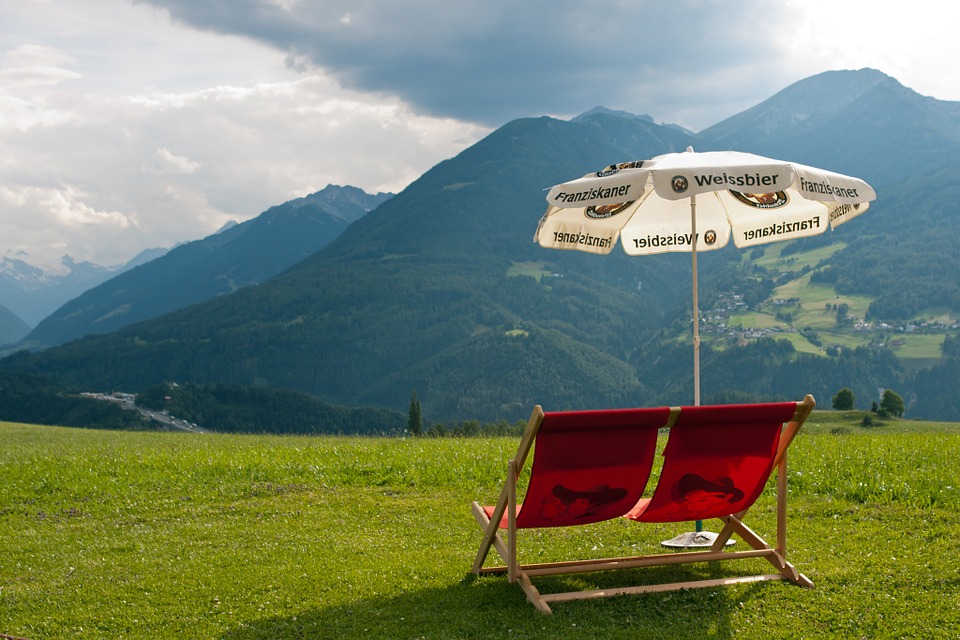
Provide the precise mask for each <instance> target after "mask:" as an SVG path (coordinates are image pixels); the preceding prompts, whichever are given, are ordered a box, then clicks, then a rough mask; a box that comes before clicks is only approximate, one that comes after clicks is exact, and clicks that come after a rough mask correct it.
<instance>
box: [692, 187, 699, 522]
mask: <svg viewBox="0 0 960 640" xmlns="http://www.w3.org/2000/svg"><path fill="white" fill-rule="evenodd" d="M690 235H691V238H692V240H691V251H690V262H691V265H690V266H691V271H692V272H693V404H694V406H700V292H699V288H698V287H697V241H698V238H697V196H696V194H694V195H692V196H690ZM698 531H699V529H698Z"/></svg>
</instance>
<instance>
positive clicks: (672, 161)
mask: <svg viewBox="0 0 960 640" xmlns="http://www.w3.org/2000/svg"><path fill="white" fill-rule="evenodd" d="M698 196H699V197H698ZM875 199H876V193H875V192H874V190H873V189H872V188H871V187H870V185H868V184H867V183H866V182H864V181H863V180H860V179H859V178H854V177H851V176H846V175H843V174H839V173H834V172H832V171H825V170H823V169H817V168H814V167H808V166H806V165H802V164H797V163H795V162H785V161H782V160H774V159H771V158H765V157H763V156H758V155H754V154H750V153H742V152H737V151H711V152H703V153H697V152H694V151H693V149H692V148H688V149H687V151H686V152H685V153H668V154H664V155H661V156H657V157H655V158H651V159H650V160H642V161H635V162H625V163H621V164H617V165H612V166H610V167H607V168H606V169H604V170H603V171H598V172H596V173H589V174H587V175H585V176H583V177H582V178H578V179H576V180H572V181H570V182H564V183H563V184H558V185H556V186H554V187H553V188H551V189H550V191H549V193H548V194H547V202H548V203H549V206H548V208H547V211H546V213H545V214H544V215H543V218H541V220H540V224H539V226H538V227H537V232H536V235H535V236H534V240H535V241H536V242H538V243H539V244H540V245H541V246H544V247H548V248H552V249H573V250H577V251H585V252H588V253H596V254H608V253H610V252H611V251H612V250H613V247H614V245H615V244H617V242H618V240H619V242H620V244H621V246H622V247H623V250H624V251H625V252H626V253H627V254H628V255H646V254H655V253H665V252H674V251H681V252H682V251H688V252H690V253H691V254H692V263H693V333H694V341H693V345H694V403H695V404H700V357H699V349H700V337H699V326H698V325H699V311H698V309H697V307H698V300H697V253H698V252H700V251H710V250H714V249H719V248H721V247H724V246H726V245H727V244H728V243H729V241H730V238H731V236H732V237H733V242H734V244H735V245H736V246H737V247H750V246H754V245H760V244H766V243H769V242H776V241H781V240H792V239H796V238H802V237H805V236H811V235H817V234H820V233H823V232H824V231H826V230H827V228H836V227H837V226H839V225H841V224H843V223H844V222H847V221H849V220H852V219H853V218H855V217H856V216H858V215H860V214H861V213H863V212H864V211H866V210H867V209H868V207H869V206H870V205H869V203H870V202H871V201H872V200H875Z"/></svg>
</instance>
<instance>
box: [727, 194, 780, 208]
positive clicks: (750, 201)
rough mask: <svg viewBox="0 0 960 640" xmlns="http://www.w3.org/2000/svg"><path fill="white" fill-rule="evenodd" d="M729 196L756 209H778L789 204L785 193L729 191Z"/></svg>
mask: <svg viewBox="0 0 960 640" xmlns="http://www.w3.org/2000/svg"><path fill="white" fill-rule="evenodd" d="M730 195H732V196H733V197H734V198H736V199H737V200H739V201H740V202H742V203H743V204H745V205H748V206H750V207H756V208H757V209H779V208H780V207H785V206H786V205H787V203H788V202H790V197H789V196H787V194H786V192H785V191H775V192H773V193H740V192H739V191H734V190H733V189H730Z"/></svg>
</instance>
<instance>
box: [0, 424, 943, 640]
mask: <svg viewBox="0 0 960 640" xmlns="http://www.w3.org/2000/svg"><path fill="white" fill-rule="evenodd" d="M860 417H861V414H860V413H857V412H851V413H849V414H844V413H838V412H816V413H815V414H814V415H813V416H812V417H811V419H810V421H809V422H808V424H807V426H806V427H805V428H804V432H803V433H801V435H800V437H799V438H798V439H797V441H796V442H795V443H794V446H793V448H792V449H791V451H792V453H791V463H790V464H791V466H790V483H791V484H790V487H791V488H790V518H789V522H790V536H789V558H790V559H791V560H792V561H793V562H794V563H795V564H796V565H797V567H798V568H799V569H800V570H801V571H802V572H803V573H805V574H806V575H807V576H809V577H810V578H811V579H812V580H813V581H814V583H815V585H816V587H815V588H814V589H812V590H807V589H802V588H799V587H796V586H792V585H790V584H788V583H762V584H756V585H741V586H734V587H724V588H716V589H707V590H698V591H687V592H674V593H668V594H651V595H645V596H625V597H618V598H608V599H602V600H595V601H585V602H575V603H566V604H557V605H555V606H554V611H555V613H554V615H553V616H549V617H547V616H542V615H540V614H538V613H537V612H536V611H535V610H534V609H533V607H531V606H530V605H529V604H527V603H526V601H525V599H524V597H523V594H522V592H521V591H520V589H519V588H518V587H516V586H515V585H510V584H508V583H507V581H506V579H504V578H502V577H493V576H490V577H484V578H474V577H473V576H472V575H471V574H470V573H469V570H470V565H471V563H472V561H473V556H474V554H475V552H476V548H477V546H478V544H479V540H480V531H479V528H478V527H477V526H476V524H475V522H474V521H473V518H472V517H471V515H470V511H469V504H470V502H471V501H472V500H474V499H479V500H481V501H484V502H490V501H493V500H495V498H496V496H497V495H498V492H499V488H500V485H501V482H502V479H503V476H504V473H505V465H506V461H507V459H508V458H509V457H510V456H511V455H512V454H513V452H514V451H515V449H516V446H517V442H518V438H450V439H409V438H408V439H389V438H360V437H305V436H301V437H278V436H269V437H268V436H228V435H216V434H206V435H191V434H177V433H153V432H136V433H134V432H107V431H96V430H79V429H63V428H56V427H38V426H27V425H17V424H6V423H0V477H2V479H3V481H2V483H0V558H2V561H0V634H9V635H13V636H18V637H25V638H31V639H33V640H38V639H41V638H42V639H45V640H46V639H53V638H76V637H84V638H110V639H117V638H167V637H189V638H226V639H248V638H271V639H275V638H390V639H396V638H438V639H439V638H509V637H518V638H519V637H522V638H631V639H635V638H734V637H737V638H931V637H943V638H955V637H960V562H957V561H956V544H957V541H958V538H960V471H958V470H960V427H958V426H957V425H952V424H951V425H947V424H938V423H923V422H910V421H902V422H891V423H888V424H886V425H883V426H879V427H873V428H870V429H863V428H861V427H859V420H860ZM773 506H774V498H773V492H767V494H765V495H764V496H762V497H761V499H760V501H759V502H758V503H757V505H756V506H755V507H754V509H753V510H752V511H751V514H750V518H749V520H750V521H751V523H752V525H753V526H754V528H755V529H756V530H757V531H758V533H760V534H761V535H764V536H772V533H773V522H774V517H775V515H774V512H773ZM705 524H706V526H707V527H708V528H712V527H711V522H709V521H708V522H707V523H705ZM681 526H682V525H681ZM679 532H680V531H678V530H677V525H641V524H637V523H631V522H627V521H619V520H618V521H614V522H607V523H601V524H598V525H591V526H590V527H583V528H577V529H563V530H538V531H525V532H522V534H523V537H522V538H521V544H522V545H524V546H523V548H524V549H525V556H524V557H522V558H521V559H522V560H527V561H529V560H533V559H535V558H536V559H540V558H543V559H545V560H549V559H562V558H565V557H577V556H581V557H582V556H584V555H591V554H596V555H598V556H606V555H611V554H620V553H623V554H630V555H633V554H637V553H656V552H659V551H660V547H659V541H660V540H663V539H665V538H666V537H672V536H673V535H675V534H676V533H679ZM767 539H768V540H770V539H771V538H770V537H768V538H767ZM741 544H742V543H741ZM741 562H753V561H741ZM756 562H759V563H761V565H762V564H763V561H760V560H757V561H756ZM737 567H738V565H736V564H734V563H730V564H728V565H725V566H723V567H720V568H705V567H699V566H696V565H694V566H690V567H686V568H680V567H677V568H671V569H660V570H655V571H650V572H649V573H644V570H642V569H638V570H636V571H635V572H627V573H628V575H625V576H613V575H606V576H605V575H603V574H599V575H584V576H576V577H568V578H555V580H556V581H557V585H560V584H566V585H569V584H570V583H572V584H576V585H580V586H590V585H600V586H602V585H616V584H620V581H626V582H627V583H636V582H639V581H645V580H651V581H654V580H661V579H671V580H673V579H677V578H680V579H683V578H689V577H694V576H713V577H719V576H723V575H727V573H728V572H729V573H733V574H735V573H736V572H737V571H739V569H738V568H737ZM751 568H753V567H750V566H747V567H746V569H751ZM648 571H649V570H648ZM544 586H550V583H549V582H545V583H544Z"/></svg>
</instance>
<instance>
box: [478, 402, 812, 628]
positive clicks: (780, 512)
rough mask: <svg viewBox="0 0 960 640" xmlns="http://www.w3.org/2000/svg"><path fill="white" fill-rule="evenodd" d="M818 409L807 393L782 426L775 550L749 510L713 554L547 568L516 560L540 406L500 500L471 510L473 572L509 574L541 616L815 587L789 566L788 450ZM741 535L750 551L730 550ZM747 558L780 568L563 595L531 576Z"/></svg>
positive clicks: (731, 521) (726, 528)
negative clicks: (613, 600)
mask: <svg viewBox="0 0 960 640" xmlns="http://www.w3.org/2000/svg"><path fill="white" fill-rule="evenodd" d="M815 406H816V402H815V401H814V398H813V396H811V395H807V396H806V397H805V398H804V399H803V400H802V401H800V402H797V403H796V411H795V412H794V415H793V418H792V419H791V420H790V421H789V422H787V423H786V424H785V426H783V427H782V431H781V435H780V441H779V445H778V448H777V452H776V456H775V458H774V463H773V465H774V469H775V470H776V473H777V482H776V487H777V489H776V492H777V508H776V509H777V511H776V519H777V532H776V536H777V538H776V545H775V546H772V547H771V546H770V545H769V544H767V542H766V541H765V540H763V538H761V537H760V536H759V535H757V534H756V533H755V532H754V531H753V530H752V529H750V528H749V527H748V526H747V525H746V524H744V522H743V519H744V517H745V516H746V514H747V511H749V507H747V508H746V509H744V510H742V511H740V512H738V513H735V514H731V515H728V516H725V517H721V518H719V520H720V521H721V522H722V523H723V528H722V530H721V531H720V533H719V534H718V535H717V538H716V540H715V541H714V542H713V544H712V546H711V547H710V549H709V550H705V551H685V552H679V553H678V552H670V553H661V554H655V555H644V556H633V557H621V558H601V559H590V560H574V561H566V562H549V563H543V564H520V563H519V562H518V560H517V512H518V509H519V508H520V503H519V502H518V499H517V479H518V477H519V475H520V472H521V470H522V469H523V467H524V465H525V463H526V461H527V456H528V454H529V453H530V450H531V448H532V447H533V444H534V442H535V440H536V437H537V434H538V432H539V430H540V425H541V424H542V422H543V419H544V412H543V409H542V408H541V407H540V406H539V405H537V406H536V407H535V408H534V410H533V413H532V415H531V416H530V420H529V421H528V423H527V427H526V429H525V431H524V434H523V437H522V438H521V441H520V446H519V448H518V449H517V454H516V455H515V456H514V457H513V458H512V459H511V460H510V461H509V462H508V464H507V479H506V483H505V485H504V487H503V490H502V491H501V494H500V498H499V500H498V501H497V503H496V506H495V507H494V508H493V510H492V513H491V514H490V516H489V517H488V511H487V510H486V509H484V507H482V506H481V505H480V504H479V503H478V502H473V504H472V511H473V515H474V518H475V519H476V521H477V523H478V524H479V525H480V527H481V528H482V529H483V538H482V541H481V543H480V549H479V551H478V552H477V555H476V558H475V560H474V563H473V569H472V571H473V573H474V574H476V575H485V574H502V573H506V574H507V579H508V581H509V582H511V583H518V584H519V585H520V587H521V589H523V592H524V593H525V594H526V597H527V599H528V600H529V601H530V603H531V604H533V606H534V607H535V608H536V609H537V610H538V611H540V612H542V613H545V614H549V613H551V609H550V603H553V602H565V601H570V600H585V599H593V598H600V597H607V596H616V595H626V594H639V593H653V592H661V591H673V590H679V589H692V588H703V587H716V586H723V585H731V584H741V583H751V582H761V581H767V580H788V581H790V582H792V583H794V584H797V585H800V586H803V587H808V588H812V587H813V582H812V581H811V580H810V579H809V578H807V577H806V576H804V575H803V574H801V573H800V572H799V571H797V569H796V567H794V566H793V565H792V564H791V563H789V562H787V559H786V557H787V449H788V448H789V446H790V443H791V442H793V439H794V438H795V437H796V435H797V432H798V431H799V430H800V428H801V426H803V423H804V421H805V420H806V419H807V418H808V417H809V415H810V413H811V412H812V411H813V408H814V407H815ZM681 411H682V408H681V407H672V408H671V410H670V419H669V421H668V422H667V424H665V425H664V428H670V427H671V426H672V425H673V424H675V423H676V420H677V418H678V416H679V415H680V412H681ZM504 514H506V516H507V526H506V529H505V531H506V540H504V539H503V537H502V536H501V532H500V528H501V526H500V523H501V521H502V519H503V517H504ZM734 534H736V535H737V536H738V537H739V538H740V539H741V540H743V542H745V543H746V544H747V545H748V546H749V547H750V549H748V550H743V551H737V550H725V549H726V544H727V541H728V540H729V539H730V537H731V536H732V535H734ZM491 548H493V549H495V550H496V551H497V553H498V554H499V555H500V557H501V558H502V559H503V561H504V562H505V565H503V566H491V567H485V566H484V563H485V561H486V559H487V556H488V554H489V552H490V549H491ZM745 558H763V559H765V560H767V561H768V562H769V563H770V564H771V565H772V566H773V568H774V569H775V571H776V573H768V574H759V575H750V576H741V577H731V578H719V579H712V580H694V581H688V582H676V583H670V584H648V585H642V586H632V587H618V588H612V589H597V590H588V591H572V592H564V593H550V594H541V593H540V591H539V590H538V589H537V588H536V587H535V586H534V584H533V582H532V580H531V579H532V578H536V577H539V576H549V575H562V574H572V573H585V572H593V571H609V570H621V569H630V568H637V567H651V566H666V565H676V564H688V563H696V562H716V561H722V560H734V559H745Z"/></svg>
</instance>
